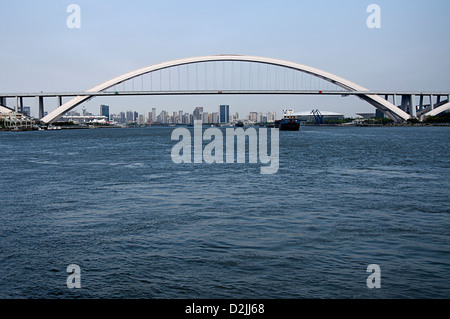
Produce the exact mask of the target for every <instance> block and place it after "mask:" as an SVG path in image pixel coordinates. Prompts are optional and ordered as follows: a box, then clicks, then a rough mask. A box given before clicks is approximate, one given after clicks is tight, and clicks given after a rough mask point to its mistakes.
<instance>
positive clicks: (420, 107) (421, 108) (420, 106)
mask: <svg viewBox="0 0 450 319" xmlns="http://www.w3.org/2000/svg"><path fill="white" fill-rule="evenodd" d="M422 110H423V95H421V96H420V100H419V111H422Z"/></svg>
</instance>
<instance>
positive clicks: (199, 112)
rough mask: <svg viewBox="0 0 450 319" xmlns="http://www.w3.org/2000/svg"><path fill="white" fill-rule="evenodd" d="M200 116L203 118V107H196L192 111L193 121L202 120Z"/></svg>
mask: <svg viewBox="0 0 450 319" xmlns="http://www.w3.org/2000/svg"><path fill="white" fill-rule="evenodd" d="M202 116H203V107H196V108H195V110H194V121H195V120H199V121H201V120H202Z"/></svg>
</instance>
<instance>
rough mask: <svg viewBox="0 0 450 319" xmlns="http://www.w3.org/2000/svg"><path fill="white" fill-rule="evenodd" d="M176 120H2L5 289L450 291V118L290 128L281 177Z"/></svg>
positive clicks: (42, 292) (61, 294)
mask: <svg viewBox="0 0 450 319" xmlns="http://www.w3.org/2000/svg"><path fill="white" fill-rule="evenodd" d="M172 130H173V128H130V129H98V130H62V131H43V132H41V131H36V132H0V150H1V152H0V168H1V177H0V207H1V213H0V298H158V299H159V298H170V299H172V298H174V299H178V298H274V299H275V298H276V299H283V298H448V297H449V296H450V284H449V282H450V255H449V250H450V227H449V226H450V199H449V198H450V197H449V189H450V178H449V177H450V165H449V158H450V147H449V137H450V130H449V128H448V127H373V128H368V127H303V128H302V130H301V131H300V132H280V142H279V159H280V166H279V170H278V172H277V173H276V174H273V175H262V174H260V167H261V164H250V163H248V162H247V163H244V164H206V163H202V164H175V163H174V162H173V161H172V158H171V150H172V148H173V147H174V145H175V144H176V143H177V142H176V141H172V140H171V133H172ZM71 264H75V265H78V266H79V268H80V270H81V273H80V284H81V289H76V288H75V289H69V288H68V286H67V278H68V277H69V275H70V273H68V272H67V267H68V266H69V265H71ZM372 264H376V265H378V266H379V268H380V273H378V275H379V276H378V278H379V279H380V281H379V282H380V284H381V288H373V289H370V288H368V285H367V278H368V277H369V276H370V275H371V272H367V267H368V266H369V265H372Z"/></svg>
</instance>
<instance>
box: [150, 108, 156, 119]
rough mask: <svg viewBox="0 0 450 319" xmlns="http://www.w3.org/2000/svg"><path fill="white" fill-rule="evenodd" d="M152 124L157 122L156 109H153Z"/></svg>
mask: <svg viewBox="0 0 450 319" xmlns="http://www.w3.org/2000/svg"><path fill="white" fill-rule="evenodd" d="M151 122H156V108H152V119H151Z"/></svg>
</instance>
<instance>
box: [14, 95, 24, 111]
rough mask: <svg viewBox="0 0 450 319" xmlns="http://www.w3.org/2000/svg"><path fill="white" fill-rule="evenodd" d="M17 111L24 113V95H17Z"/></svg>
mask: <svg viewBox="0 0 450 319" xmlns="http://www.w3.org/2000/svg"><path fill="white" fill-rule="evenodd" d="M15 111H16V112H19V113H23V97H21V96H16V110H15Z"/></svg>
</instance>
